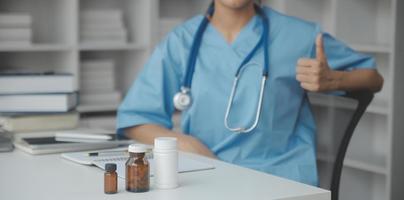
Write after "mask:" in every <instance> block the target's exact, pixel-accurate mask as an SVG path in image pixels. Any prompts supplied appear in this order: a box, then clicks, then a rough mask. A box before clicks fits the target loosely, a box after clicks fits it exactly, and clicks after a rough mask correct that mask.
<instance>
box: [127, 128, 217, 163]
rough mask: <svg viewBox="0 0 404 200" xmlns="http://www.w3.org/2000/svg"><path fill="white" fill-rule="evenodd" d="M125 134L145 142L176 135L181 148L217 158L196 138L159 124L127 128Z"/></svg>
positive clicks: (151, 142)
mask: <svg viewBox="0 0 404 200" xmlns="http://www.w3.org/2000/svg"><path fill="white" fill-rule="evenodd" d="M125 135H126V136H128V137H129V138H132V139H135V140H136V141H138V142H141V143H144V144H153V142H154V139H155V138H156V137H175V138H177V142H178V148H179V149H180V150H182V151H187V152H191V153H197V154H200V155H204V156H207V157H211V158H215V155H214V154H213V153H212V152H211V151H210V150H209V149H208V148H207V147H206V146H205V145H204V144H202V143H201V142H200V141H199V140H197V139H196V138H194V137H192V136H189V135H185V134H182V133H177V132H174V131H172V130H169V129H167V128H164V127H161V126H159V125H154V124H144V125H139V126H135V127H131V128H127V129H126V130H125Z"/></svg>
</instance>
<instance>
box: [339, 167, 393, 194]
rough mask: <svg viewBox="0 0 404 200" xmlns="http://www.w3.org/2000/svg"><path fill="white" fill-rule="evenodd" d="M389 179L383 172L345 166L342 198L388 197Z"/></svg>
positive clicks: (341, 188)
mask: <svg viewBox="0 0 404 200" xmlns="http://www.w3.org/2000/svg"><path fill="white" fill-rule="evenodd" d="M387 180H388V178H387V177H386V176H385V175H383V174H378V173H373V172H368V171H363V170H358V169H355V168H349V167H344V168H343V170H342V177H341V183H340V192H339V199H341V200H353V199H354V200H383V199H390V198H387V184H386V183H387Z"/></svg>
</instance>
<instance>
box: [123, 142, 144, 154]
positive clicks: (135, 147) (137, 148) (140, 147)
mask: <svg viewBox="0 0 404 200" xmlns="http://www.w3.org/2000/svg"><path fill="white" fill-rule="evenodd" d="M128 151H129V152H131V153H145V152H147V146H146V145H144V144H131V145H129V147H128Z"/></svg>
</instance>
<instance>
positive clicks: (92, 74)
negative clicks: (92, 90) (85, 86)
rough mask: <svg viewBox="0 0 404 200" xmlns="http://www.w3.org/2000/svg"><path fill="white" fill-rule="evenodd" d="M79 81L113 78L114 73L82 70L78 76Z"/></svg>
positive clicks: (110, 71)
mask: <svg viewBox="0 0 404 200" xmlns="http://www.w3.org/2000/svg"><path fill="white" fill-rule="evenodd" d="M80 77H81V79H98V80H99V79H107V78H112V77H115V73H114V71H113V70H112V69H111V70H97V71H95V70H92V71H91V70H83V71H82V72H81V75H80Z"/></svg>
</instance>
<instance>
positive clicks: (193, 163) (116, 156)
mask: <svg viewBox="0 0 404 200" xmlns="http://www.w3.org/2000/svg"><path fill="white" fill-rule="evenodd" d="M103 152H108V151H103ZM114 152H116V150H114ZM89 153H90V152H75V153H64V154H62V155H61V156H62V157H63V158H65V159H67V160H70V161H73V162H76V163H79V164H84V165H95V166H97V167H99V168H101V169H103V170H105V164H106V163H116V165H117V170H116V172H117V173H118V176H119V177H120V178H125V163H126V160H127V159H128V155H127V154H125V153H124V152H123V151H122V152H121V153H113V154H109V155H106V156H89ZM149 163H150V176H153V174H154V160H153V159H149ZM214 168H215V167H214V166H213V165H212V164H210V163H204V162H201V161H197V160H193V159H191V158H188V157H186V156H184V155H181V154H179V155H178V172H179V173H184V172H193V171H201V170H209V169H214Z"/></svg>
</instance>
